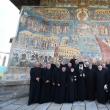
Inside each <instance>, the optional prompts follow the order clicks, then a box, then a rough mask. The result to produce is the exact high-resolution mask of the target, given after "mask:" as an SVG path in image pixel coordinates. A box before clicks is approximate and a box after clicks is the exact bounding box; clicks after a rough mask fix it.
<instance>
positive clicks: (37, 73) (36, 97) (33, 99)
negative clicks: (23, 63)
mask: <svg viewBox="0 0 110 110" xmlns="http://www.w3.org/2000/svg"><path fill="white" fill-rule="evenodd" d="M36 78H39V79H41V68H40V67H35V68H32V69H31V70H30V90H29V100H28V105H30V104H33V103H38V102H39V101H40V85H41V83H40V80H39V81H37V80H36Z"/></svg>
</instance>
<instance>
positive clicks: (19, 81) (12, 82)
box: [0, 80, 30, 87]
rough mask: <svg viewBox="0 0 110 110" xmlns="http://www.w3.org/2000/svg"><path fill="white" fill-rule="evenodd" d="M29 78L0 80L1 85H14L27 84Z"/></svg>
mask: <svg viewBox="0 0 110 110" xmlns="http://www.w3.org/2000/svg"><path fill="white" fill-rule="evenodd" d="M29 82H30V81H29V80H17V81H15V80H13V81H0V87H1V86H14V85H27V84H29Z"/></svg>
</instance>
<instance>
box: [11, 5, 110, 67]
mask: <svg viewBox="0 0 110 110" xmlns="http://www.w3.org/2000/svg"><path fill="white" fill-rule="evenodd" d="M109 55H110V10H109V9H99V8H89V9H85V8H82V9H77V8H73V7H72V8H69V7H68V8H48V7H30V6H27V7H23V9H22V12H21V17H20V23H19V28H18V33H17V37H16V38H15V40H14V42H13V48H12V51H11V55H10V61H9V62H10V63H9V65H10V66H21V67H23V66H24V67H25V66H27V67H29V66H32V65H33V64H34V63H35V62H36V61H39V62H41V63H42V62H48V61H51V62H52V61H53V62H55V63H57V62H60V61H61V60H62V59H66V60H68V59H70V58H72V57H73V56H77V57H80V56H82V57H86V58H95V59H103V60H105V61H107V60H110V56H109Z"/></svg>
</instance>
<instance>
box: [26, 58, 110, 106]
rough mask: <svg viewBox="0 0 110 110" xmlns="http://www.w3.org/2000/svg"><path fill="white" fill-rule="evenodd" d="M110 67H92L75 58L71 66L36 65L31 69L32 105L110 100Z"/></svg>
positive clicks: (30, 101) (30, 98)
mask: <svg viewBox="0 0 110 110" xmlns="http://www.w3.org/2000/svg"><path fill="white" fill-rule="evenodd" d="M109 92H110V64H105V63H99V64H95V63H94V64H93V63H92V64H90V63H89V62H88V61H85V62H82V61H78V60H77V59H71V60H70V62H69V63H67V64H64V63H61V64H60V65H55V64H51V63H47V64H45V65H43V66H41V65H40V64H38V63H37V64H36V66H35V67H34V68H31V70H30V90H29V101H28V105H30V104H33V103H45V102H55V103H64V102H66V103H72V102H74V101H84V100H90V101H93V100H97V101H98V102H99V103H103V104H104V103H106V102H107V101H109V99H110V97H109V96H110V94H109Z"/></svg>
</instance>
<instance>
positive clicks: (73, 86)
mask: <svg viewBox="0 0 110 110" xmlns="http://www.w3.org/2000/svg"><path fill="white" fill-rule="evenodd" d="M77 86H78V76H77V73H76V72H75V69H74V68H73V67H71V68H70V70H69V71H68V75H67V93H66V94H67V102H69V103H72V102H74V101H77V99H78V98H77Z"/></svg>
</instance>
